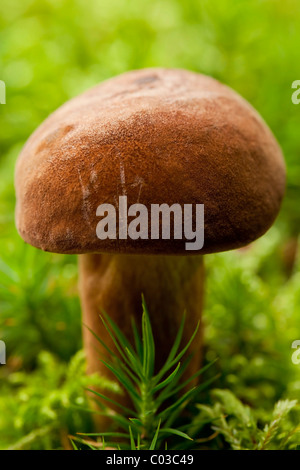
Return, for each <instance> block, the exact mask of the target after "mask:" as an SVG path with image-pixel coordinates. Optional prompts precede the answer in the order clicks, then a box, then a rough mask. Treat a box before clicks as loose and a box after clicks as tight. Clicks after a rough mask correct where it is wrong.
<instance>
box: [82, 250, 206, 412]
mask: <svg viewBox="0 0 300 470" xmlns="http://www.w3.org/2000/svg"><path fill="white" fill-rule="evenodd" d="M79 271H80V284H79V286H80V297H81V303H82V309H83V322H84V324H86V325H87V326H88V327H89V328H90V329H91V330H92V331H93V332H94V333H95V334H96V335H97V336H99V337H100V338H101V339H102V340H103V341H104V342H105V343H106V344H107V345H108V346H109V347H110V348H111V349H113V350H115V348H114V345H113V343H112V340H111V338H110V336H109V334H108V333H107V331H106V329H105V327H104V326H103V324H102V322H101V320H100V318H99V314H100V312H101V310H104V311H105V312H106V313H107V314H109V315H110V317H111V318H112V319H113V320H114V321H115V322H116V323H117V325H118V326H119V328H120V329H121V330H122V332H123V333H124V334H125V335H126V336H127V337H128V338H129V340H131V341H132V329H131V317H134V318H135V320H136V323H137V325H140V320H141V314H142V303H141V294H142V293H143V294H144V297H145V302H146V305H147V308H148V311H149V315H150V319H151V324H152V329H153V335H154V341H155V346H156V368H157V369H159V368H160V367H161V366H162V365H163V363H164V361H165V360H166V358H167V356H168V353H169V352H170V349H171V347H172V344H173V341H174V339H175V336H176V333H177V331H178V328H179V325H180V322H181V320H182V315H183V313H184V311H186V320H185V327H184V332H183V338H182V346H183V345H185V344H186V343H187V342H188V341H189V339H190V337H191V336H192V334H193V333H194V330H195V327H196V325H197V323H198V321H199V320H200V319H201V311H202V302H203V280H204V266H203V258H202V256H199V255H197V256H160V255H159V256H157V255H156V256H150V255H148V256H145V255H143V256H140V255H115V254H114V255H110V254H84V255H80V256H79ZM201 330H202V328H199V331H198V333H197V335H196V337H195V339H194V340H193V342H192V344H191V347H190V352H193V353H194V354H193V358H192V360H191V362H190V364H189V366H188V368H187V370H186V371H185V378H186V377H187V375H188V376H190V375H191V374H193V373H194V372H196V371H197V370H198V368H199V366H200V364H201V349H202V334H201ZM84 346H85V350H86V355H87V367H88V373H94V372H98V373H100V374H101V375H102V376H105V377H108V378H114V377H112V375H111V373H110V371H108V369H107V368H106V367H105V366H104V365H103V364H102V363H101V362H100V360H99V354H100V355H101V354H104V355H107V352H106V351H105V349H104V348H103V347H102V346H101V344H100V343H99V342H98V341H97V340H96V339H95V337H94V336H93V335H92V334H91V333H90V331H89V330H88V329H87V328H84ZM118 399H119V398H118ZM122 403H123V404H124V401H123V400H122ZM129 403H130V402H129V400H128V402H127V403H126V401H125V404H127V405H128V404H129Z"/></svg>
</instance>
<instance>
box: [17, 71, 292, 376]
mask: <svg viewBox="0 0 300 470" xmlns="http://www.w3.org/2000/svg"><path fill="white" fill-rule="evenodd" d="M15 186H16V193H17V206H16V225H17V228H18V231H19V233H20V235H21V237H22V238H23V239H24V240H25V241H26V242H27V243H30V244H31V245H33V246H35V247H37V248H40V249H42V250H44V251H50V252H54V253H70V254H71V253H73V254H74V253H75V254H78V255H79V272H80V297H81V302H82V309H83V321H84V323H85V324H87V325H88V326H89V328H90V329H91V330H93V331H94V332H95V333H96V334H97V335H98V336H99V337H101V339H102V340H103V341H104V342H105V343H107V344H108V346H109V347H111V348H112V349H113V348H114V346H113V344H112V341H111V338H110V337H109V335H108V333H107V331H106V330H105V328H104V327H103V325H102V323H101V321H100V319H99V313H100V312H101V310H102V309H103V310H104V311H106V312H107V314H109V315H110V317H111V318H112V319H113V320H114V321H115V322H116V323H117V324H118V326H119V327H120V328H121V329H122V331H123V332H124V333H125V335H127V336H128V337H131V317H132V316H133V317H135V319H137V320H138V319H139V318H140V316H141V310H142V305H141V294H142V293H143V294H144V297H145V301H146V304H147V306H148V310H149V312H150V317H151V322H152V327H153V332H154V337H155V343H156V349H157V351H158V357H157V367H159V366H160V365H161V364H162V363H163V361H164V360H165V359H166V356H167V354H168V352H169V349H170V346H171V344H172V342H173V339H174V337H175V335H176V332H177V329H178V326H179V323H180V321H181V319H182V315H183V312H184V311H186V322H185V330H184V334H183V342H184V343H186V342H187V341H188V339H189V338H190V337H191V335H192V333H193V331H194V329H195V326H196V324H197V322H198V320H199V319H201V310H202V304H203V281H204V267H203V256H202V255H203V254H208V253H215V252H221V251H226V250H232V249H234V248H239V247H242V246H244V245H247V244H249V243H250V242H252V241H253V240H255V239H257V238H258V237H260V236H261V235H263V234H264V233H265V232H266V230H267V229H268V228H269V227H270V226H271V225H272V223H273V221H274V219H275V217H276V215H277V213H278V211H279V207H280V203H281V200H282V197H283V194H284V189H285V166H284V161H283V156H282V153H281V150H280V148H279V146H278V144H277V142H276V140H275V138H274V137H273V135H272V133H271V131H270V130H269V128H268V127H267V125H266V124H265V122H264V121H263V120H262V118H261V117H260V116H259V115H258V113H257V112H256V111H255V110H254V109H253V108H252V107H251V106H250V105H249V104H248V103H247V102H246V101H245V100H244V99H243V98H241V97H240V96H239V95H238V94H237V93H235V92H234V91H233V90H231V89H230V88H228V87H227V86H225V85H223V84H221V83H219V82H218V81H216V80H214V79H212V78H210V77H207V76H204V75H201V74H197V73H193V72H189V71H185V70H178V69H164V68H153V69H144V70H138V71H131V72H127V73H125V74H122V75H121V76H118V77H115V78H113V79H110V80H107V81H105V82H104V83H102V84H100V85H98V86H96V87H94V88H92V89H91V90H89V91H87V92H85V93H83V94H82V95H80V96H78V97H76V98H74V99H72V100H71V101H69V102H67V103H66V104H64V105H63V106H62V107H61V108H60V109H58V110H57V111H56V112H54V113H53V114H52V115H51V116H50V117H48V119H46V121H45V122H44V123H43V124H42V125H41V126H40V127H39V128H38V129H37V130H36V131H35V132H34V134H33V135H32V136H31V137H30V139H29V140H28V142H27V144H26V145H25V147H24V149H23V150H22V152H21V155H20V156H19V159H18V162H17V165H16V174H15ZM120 196H126V198H127V202H128V206H130V205H133V204H143V205H144V206H146V208H148V210H150V208H151V205H153V204H167V205H168V206H169V207H171V206H172V205H173V204H180V205H181V206H183V205H184V204H189V205H191V204H192V205H193V207H195V205H197V204H204V208H205V232H204V246H203V247H202V248H201V249H198V250H196V251H192V250H189V251H188V250H186V245H185V243H186V240H185V239H184V237H182V239H175V238H174V237H170V239H163V238H162V237H160V238H159V239H157V238H156V239H151V238H150V237H149V238H148V239H144V238H137V239H131V238H129V237H127V238H124V237H120V236H118V235H120V233H119V232H118V228H117V236H116V238H106V239H99V238H98V236H97V234H96V228H97V224H98V223H99V220H101V219H100V218H99V216H98V215H97V208H98V207H99V205H102V204H110V206H107V207H112V206H113V207H115V208H116V210H118V209H119V197H120ZM102 215H104V213H103V214H102ZM150 225H151V221H149V226H150ZM202 343H203V341H202V328H200V329H199V332H198V333H197V336H196V338H195V340H194V341H193V343H192V346H191V352H192V353H193V358H192V361H191V362H190V364H189V368H188V369H187V371H186V374H192V373H193V372H195V371H196V370H197V369H198V368H199V365H200V363H201V351H202ZM84 344H85V349H86V354H87V363H88V372H90V373H92V372H95V371H98V372H99V373H100V374H102V375H105V376H108V377H110V373H109V371H108V370H107V369H106V368H105V366H103V365H102V363H101V362H100V361H99V355H98V353H97V352H96V351H95V346H96V348H97V349H98V350H99V349H100V351H102V352H104V351H103V350H102V347H101V345H100V344H98V343H97V340H96V339H95V338H94V336H93V335H92V334H91V333H90V331H89V330H88V329H85V331H84Z"/></svg>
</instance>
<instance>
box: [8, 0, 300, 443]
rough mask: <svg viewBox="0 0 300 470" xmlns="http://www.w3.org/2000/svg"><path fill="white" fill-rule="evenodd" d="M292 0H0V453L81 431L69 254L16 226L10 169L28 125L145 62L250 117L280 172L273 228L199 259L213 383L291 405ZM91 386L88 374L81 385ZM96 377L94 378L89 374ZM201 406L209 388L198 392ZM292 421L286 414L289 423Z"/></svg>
mask: <svg viewBox="0 0 300 470" xmlns="http://www.w3.org/2000/svg"><path fill="white" fill-rule="evenodd" d="M299 20H300V3H299V1H298V0H286V1H285V2H283V1H280V0H249V1H248V0H239V1H236V0H217V1H216V0H215V1H212V0H199V1H196V0H164V1H162V0H139V1H137V0H101V1H100V0H99V1H97V0H90V1H89V2H87V1H85V0H73V1H71V0H51V1H50V0H49V1H45V0H39V1H37V0H1V4H0V79H1V80H3V81H4V82H5V83H6V93H7V98H6V104H5V105H0V129H1V132H0V339H2V340H4V341H5V342H6V344H7V355H8V360H7V365H6V366H3V367H0V448H7V447H12V448H17V449H19V448H33V449H53V448H68V446H69V443H68V438H67V436H68V434H69V433H74V432H76V431H84V430H90V429H91V421H90V418H89V416H88V415H86V414H84V413H82V412H81V411H80V410H78V409H77V408H76V406H77V405H78V406H81V405H84V404H85V398H84V393H83V386H84V385H85V384H86V381H87V380H88V379H86V378H85V377H84V358H83V355H82V352H81V351H80V349H81V315H80V305H79V300H78V294H77V266H76V258H75V257H72V256H66V257H65V256H62V255H51V254H48V253H43V252H41V251H38V250H36V249H34V248H32V247H30V246H27V245H25V243H24V242H23V241H22V240H21V238H20V237H19V236H18V234H17V232H16V229H15V226H14V206H15V195H14V186H13V174H14V165H15V161H16V158H17V156H18V153H19V151H20V150H21V148H22V145H23V144H24V142H25V141H26V139H27V138H28V137H29V135H30V134H31V133H32V132H33V131H34V130H35V128H36V127H37V126H38V125H39V124H40V123H41V122H42V121H43V120H44V119H45V118H46V117H47V116H48V115H49V113H51V112H52V111H54V110H55V109H56V108H57V107H58V106H60V105H61V104H62V103H64V102H65V101H66V100H68V99H69V98H71V97H73V96H75V95H77V94H79V93H80V92H82V91H84V90H86V89H87V88H89V87H91V86H93V85H95V84H97V83H99V82H101V81H102V80H104V79H106V78H109V77H111V76H114V75H117V74H119V73H122V72H124V71H127V70H131V69H137V68H143V67H154V66H164V67H180V68H186V69H190V70H194V71H196V72H201V73H204V74H208V75H211V76H213V77H215V78H217V79H219V80H220V81H222V82H224V83H226V84H227V85H229V86H231V87H232V88H234V89H235V90H237V91H238V92H239V93H240V94H241V95H242V96H244V97H245V98H246V99H247V100H248V101H250V103H251V104H252V105H253V106H254V107H255V108H256V109H257V110H258V111H259V112H260V113H261V115H262V116H263V118H264V119H265V120H266V122H267V123H268V125H269V126H270V127H271V129H272V130H273V132H274V134H275V136H276V137H277V139H278V141H279V143H280V145H281V147H282V149H283V152H284V155H285V158H286V164H287V168H288V178H287V192H286V198H285V201H284V204H283V207H282V211H281V214H280V217H279V218H278V220H277V222H276V224H275V226H274V227H273V228H272V229H271V230H270V231H269V232H268V234H266V235H265V236H264V237H263V238H262V239H260V240H258V241H257V242H255V243H254V244H253V245H252V246H251V247H249V248H246V249H243V250H239V251H237V252H229V253H224V254H221V255H212V256H207V258H206V261H207V295H206V308H205V323H206V334H205V351H206V352H205V354H206V360H207V361H210V360H212V359H214V358H215V357H218V358H219V360H218V361H217V362H216V364H215V366H214V369H215V371H218V372H219V373H220V378H219V379H218V381H217V383H216V384H215V385H216V386H217V387H218V388H222V389H225V388H226V389H229V390H231V391H232V392H233V393H234V395H235V396H236V397H237V398H238V399H239V400H241V401H242V402H243V403H246V404H248V405H249V406H250V407H251V408H252V409H253V410H254V412H255V414H256V417H257V419H258V420H259V422H261V423H264V422H265V420H267V419H268V417H269V414H270V413H271V411H272V409H273V406H274V404H275V403H276V401H277V400H279V399H281V398H289V399H294V398H295V399H299V394H300V364H299V365H295V364H293V363H292V361H291V354H292V352H293V351H292V349H291V343H292V341H294V340H297V339H300V325H299V320H298V317H299V307H300V270H299V260H298V256H297V247H298V241H297V237H298V226H299V219H300V210H299V201H300V159H299V156H300V105H299V106H297V105H294V104H292V101H291V95H292V92H293V90H292V89H291V84H292V82H293V81H294V80H297V79H300V60H299V47H300V28H299ZM90 380H92V379H90ZM93 380H95V381H96V380H97V379H96V378H94V379H93ZM203 400H207V402H209V403H210V400H211V398H210V397H209V394H207V396H205V397H204V398H203ZM298 419H299V414H297V410H296V411H295V415H294V416H292V417H291V418H290V421H289V426H290V427H291V429H292V428H293V427H295V426H297V420H298Z"/></svg>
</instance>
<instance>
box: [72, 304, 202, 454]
mask: <svg viewBox="0 0 300 470" xmlns="http://www.w3.org/2000/svg"><path fill="white" fill-rule="evenodd" d="M142 305H143V315H142V328H141V330H142V331H141V334H140V333H139V331H138V328H137V325H136V323H135V321H134V320H132V329H133V335H134V343H135V345H134V346H133V345H131V344H130V342H129V341H128V339H127V338H126V337H125V336H124V334H123V333H122V332H121V330H120V329H119V328H118V326H117V325H116V324H115V323H114V321H113V320H112V319H111V318H110V317H109V316H108V315H106V314H105V313H103V316H101V319H102V322H103V324H104V326H105V328H106V329H107V331H108V333H109V335H110V336H111V338H112V340H113V343H114V345H115V347H116V350H117V351H118V354H116V353H114V352H113V351H112V350H111V349H110V348H109V347H108V346H107V345H106V344H105V343H104V342H103V341H102V340H101V339H100V338H99V337H97V336H96V335H95V337H96V338H97V340H98V341H99V342H100V343H101V344H102V345H103V346H104V348H105V349H106V351H107V352H108V354H109V356H110V359H109V360H104V359H101V361H102V362H103V364H105V366H106V367H107V368H108V369H109V370H110V371H111V372H112V373H113V374H114V375H115V377H116V378H117V380H118V381H119V383H120V384H121V386H122V388H123V389H124V390H125V391H126V392H127V393H128V394H129V396H130V398H131V401H132V407H131V408H130V409H129V408H127V407H124V406H123V405H121V404H120V403H118V402H117V401H114V400H112V399H111V398H109V397H108V396H105V395H103V394H102V393H99V392H98V391H95V390H92V389H88V391H89V392H91V393H93V394H94V395H95V396H96V397H97V398H98V399H99V398H100V399H101V406H102V407H103V404H102V403H103V400H104V401H105V402H107V403H108V408H106V409H105V410H103V411H101V412H100V414H101V415H103V416H109V417H111V418H112V421H113V422H114V424H115V426H116V427H117V428H118V431H117V432H116V431H111V432H103V433H100V434H99V433H92V434H91V433H89V434H84V435H82V436H84V437H82V438H81V437H76V438H75V440H77V441H79V442H82V443H84V444H87V445H88V446H89V447H91V448H96V446H95V445H93V444H91V442H90V441H87V439H86V438H87V437H89V438H91V437H92V438H94V439H99V438H101V443H100V448H102V449H103V448H105V445H106V446H110V447H111V446H113V447H115V448H120V449H141V450H143V449H144V450H145V449H149V450H151V449H159V448H161V447H162V446H164V447H165V446H166V440H167V439H168V438H169V437H171V436H173V437H174V436H176V437H177V438H179V439H180V441H179V447H181V446H183V447H185V446H184V444H183V442H184V440H188V441H192V440H193V438H192V436H190V435H188V434H187V433H186V428H187V425H185V424H182V425H181V426H180V427H177V426H175V423H176V421H177V420H178V417H179V416H180V415H181V413H182V411H183V410H184V409H185V408H186V406H187V405H188V404H189V403H190V402H191V401H192V400H193V399H195V397H196V396H198V394H199V392H200V391H201V390H202V389H203V388H204V387H205V386H207V385H208V383H210V382H211V379H210V380H209V381H206V382H205V383H202V384H201V385H198V386H194V387H191V388H190V389H189V390H187V386H188V385H189V384H190V383H191V382H192V381H194V379H196V378H197V377H199V376H200V374H202V373H203V372H204V371H205V369H207V368H208V367H209V366H210V364H208V365H206V366H205V367H203V368H202V369H200V370H199V371H198V372H196V373H195V374H193V375H192V376H191V377H189V378H188V379H186V380H184V381H180V379H181V378H182V375H183V372H184V371H185V369H186V367H187V365H188V363H189V361H190V359H191V356H189V357H187V358H184V359H183V356H184V355H185V354H186V353H187V351H188V349H189V346H190V344H191V343H192V341H193V339H194V338H195V335H196V333H197V331H198V328H199V324H198V325H197V327H196V329H195V331H194V333H193V335H192V337H191V338H190V340H189V341H188V343H187V344H186V345H185V346H184V347H183V349H181V350H179V347H180V343H181V340H182V333H183V328H184V323H185V315H183V317H182V321H181V324H180V327H179V329H178V332H177V335H176V338H175V341H174V344H173V346H172V348H171V349H170V352H169V355H168V357H167V359H166V361H165V364H164V365H163V367H162V368H161V369H160V370H159V371H158V372H157V373H155V372H154V371H155V343H154V337H153V333H152V328H151V323H150V319H149V313H148V311H147V307H146V304H145V301H144V299H142ZM92 333H93V332H92ZM182 359H183V362H182V363H181V362H180V361H181V360H182ZM186 390H187V391H186ZM109 405H113V406H114V407H117V408H118V409H119V412H115V411H112V410H111V409H110V408H109ZM120 429H121V430H122V432H120ZM103 439H105V440H106V443H105V444H104V441H103ZM115 439H117V442H118V444H116V441H115ZM95 442H96V441H95ZM98 448H99V447H98ZM177 448H178V442H177Z"/></svg>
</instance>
